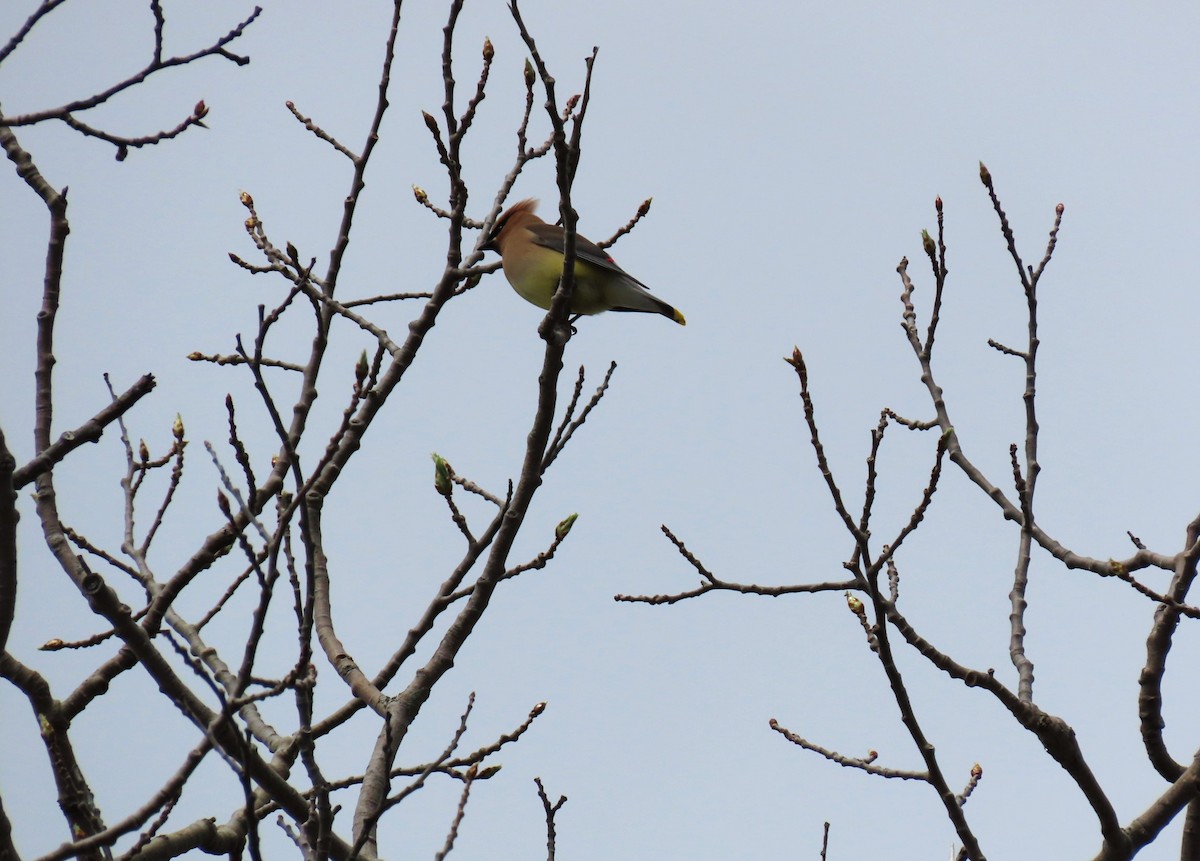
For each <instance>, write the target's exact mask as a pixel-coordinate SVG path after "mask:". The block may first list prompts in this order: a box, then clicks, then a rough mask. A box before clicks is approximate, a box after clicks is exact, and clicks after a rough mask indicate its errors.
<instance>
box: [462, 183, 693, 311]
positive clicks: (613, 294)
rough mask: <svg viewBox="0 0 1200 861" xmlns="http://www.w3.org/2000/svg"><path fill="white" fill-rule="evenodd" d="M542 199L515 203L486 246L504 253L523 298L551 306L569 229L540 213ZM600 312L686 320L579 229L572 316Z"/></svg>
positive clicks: (513, 282) (511, 279)
mask: <svg viewBox="0 0 1200 861" xmlns="http://www.w3.org/2000/svg"><path fill="white" fill-rule="evenodd" d="M537 204H538V202H537V201H536V200H534V199H532V198H530V199H528V200H522V201H521V202H519V203H514V204H513V205H512V206H511V207H509V208H508V209H507V210H506V211H505V212H504V213H503V214H502V215H501V216H500V217H499V218H497V219H496V223H495V224H494V225H493V226H492V232H491V234H490V235H489V237H488V240H487V241H486V242H485V243H484V244H483V246H482V248H483V250H485V251H495V252H497V253H499V255H500V261H501V263H502V264H503V266H504V276H505V277H506V278H507V279H508V283H509V284H511V285H512V288H513V289H514V290H516V291H517V294H518V295H519V296H520V297H521V298H522V299H525V300H526V301H528V302H532V303H533V304H534V305H537V306H538V307H539V308H547V309H548V308H549V307H550V301H551V300H552V299H553V298H554V291H555V290H556V289H557V288H558V282H559V279H560V278H561V277H562V271H563V243H564V240H563V236H564V231H563V229H562V228H561V227H559V226H558V225H556V224H547V223H546V222H544V221H542V219H540V218H538V217H537V215H536V214H534V210H535V209H537ZM601 311H638V312H644V313H648V314H662V315H663V316H664V317H669V318H670V319H672V320H674V321H675V322H676V323H678V324H679V325H681V326H684V325H687V321H686V320H685V319H684V317H683V314H681V313H679V311H677V310H676V309H675V308H673V307H672V306H671V305H668V304H667V303H666V302H664V301H663V300H662V299H659V298H658V297H657V296H655V295H654V294H653V293H651V292H650V290H649V288H647V287H646V285H645V284H643V283H642V282H641V281H639V280H637V279H636V278H634V277H633V276H632V275H630V274H629V273H628V272H626V271H625V270H624V269H622V268H621V267H620V266H618V265H617V262H616V261H615V260H613V259H612V258H611V257H609V256H608V253H607V252H606V251H605V250H604V249H603V248H601V247H600V246H599V245H597V244H596V243H594V242H591V241H590V240H588V239H585V238H584V237H582V236H580V235H579V234H575V289H574V293H572V295H571V308H570V312H571V314H572V315H574V316H573V317H572V321H574V319H576V318H578V317H579V316H581V315H590V314H599V313H600V312H601Z"/></svg>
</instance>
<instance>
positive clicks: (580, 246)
mask: <svg viewBox="0 0 1200 861" xmlns="http://www.w3.org/2000/svg"><path fill="white" fill-rule="evenodd" d="M526 230H528V231H529V232H530V233H531V234H532V235H533V241H534V243H536V244H537V245H541V246H542V247H543V248H549V249H551V250H553V251H557V252H558V253H559V254H562V253H563V235H564V234H563V229H562V228H561V227H559V226H558V225H557V224H531V225H529V226H528V227H527V228H526ZM575 256H576V257H577V258H578V259H579V260H582V261H583V262H585V263H590V264H592V265H593V266H599V267H600V268H601V269H608V270H610V271H612V272H619V273H620V274H621V275H623V276H625V277H626V278H628V279H629V280H630V281H633V282H634V283H635V284H637V285H639V286H641V287H645V286H646V285H645V284H642V282H641V281H638V280H637V279H636V278H634V277H633V276H632V275H630V274H629V273H628V272H626V271H625V270H624V269H622V268H621V267H620V266H618V265H617V261H615V260H613V259H612V258H611V257H609V256H608V252H607V251H605V250H604V249H603V248H601V247H600V246H599V245H597V244H596V243H595V242H592V240H590V239H587V238H586V237H583V236H580V235H579V234H578V233H576V234H575Z"/></svg>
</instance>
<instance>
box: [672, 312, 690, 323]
mask: <svg viewBox="0 0 1200 861" xmlns="http://www.w3.org/2000/svg"><path fill="white" fill-rule="evenodd" d="M671 310H672V311H674V312H675V315H674V316H673V317H672V318H671V319H672V320H674V321H675V322H676V323H678V324H679V325H680V326H686V325H687V320H686V319H684V316H683V315H682V314H681V313H679V311H678V310H677V309H675V308H672V309H671Z"/></svg>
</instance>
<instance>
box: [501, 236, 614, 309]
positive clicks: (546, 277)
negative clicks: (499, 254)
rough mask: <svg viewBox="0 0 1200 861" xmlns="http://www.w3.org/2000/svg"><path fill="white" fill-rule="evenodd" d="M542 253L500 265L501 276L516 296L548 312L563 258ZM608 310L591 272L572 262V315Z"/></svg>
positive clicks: (591, 269)
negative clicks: (501, 268)
mask: <svg viewBox="0 0 1200 861" xmlns="http://www.w3.org/2000/svg"><path fill="white" fill-rule="evenodd" d="M539 251H544V253H538V254H527V255H525V256H524V258H523V259H522V260H521V261H520V263H519V264H517V263H510V262H509V261H508V260H505V261H504V275H505V277H506V278H508V283H509V284H511V285H512V287H513V289H514V290H516V291H517V294H518V295H519V296H520V297H521V298H522V299H524V300H525V301H527V302H532V303H533V304H534V305H537V306H538V307H539V308H546V309H549V308H550V302H551V300H552V299H553V298H554V291H555V290H556V289H557V288H558V279H559V277H560V276H561V275H562V267H563V258H562V255H561V254H558V253H556V252H554V251H551V250H549V249H539ZM607 308H608V305H607V304H605V302H604V294H603V286H602V285H601V283H600V282H599V279H597V277H596V271H595V268H594V267H592V266H589V265H588V264H586V263H582V262H580V261H578V260H577V261H575V288H574V294H573V295H572V296H571V313H572V314H598V313H600V312H601V311H604V310H606V309H607Z"/></svg>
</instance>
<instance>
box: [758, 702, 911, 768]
mask: <svg viewBox="0 0 1200 861" xmlns="http://www.w3.org/2000/svg"><path fill="white" fill-rule="evenodd" d="M767 724H768V726H770V727H771V729H773V730H775V732H777V733H779V734H780V735H782V736H783V737H784V738H786V739H787V740H788V741H790V742H791V743H792V744H794V745H797V746H799V747H802V748H804V749H805V750H811V751H812V752H813V753H818V754H820V755H821V756H823V757H825V758H826V759H827V760H829V761H830V762H836V763H837V764H838V765H840V766H843V767H845V768H857V769H858V770H860V771H865V772H866V773H867V774H874V775H876V776H877V777H888V778H894V779H897V780H920V781H923V782H925V783H929V774H928V773H927V772H924V771H905V770H903V769H898V768H884V767H883V766H879V765H874V764H873V762H872V761H873V760H874V758H875V752H874V751H871V754H870V755H869V756H868V757H867V758H866V759H863V758H861V757H857V756H844V755H842V754H840V753H838V752H837V751H834V750H828V749H827V748H824V747H821V746H820V745H818V744H813V743H812V742H811V741H808V740H807V739H805V738H803V737H801V736H798V735H796V734H795V733H794V732H792V731H791V730H789V729H785V728H784V727H782V726H780V725H779V721H777V720H775V718H771V719H770V720H769V721H768V722H767Z"/></svg>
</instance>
